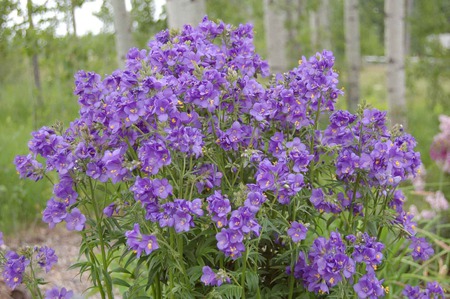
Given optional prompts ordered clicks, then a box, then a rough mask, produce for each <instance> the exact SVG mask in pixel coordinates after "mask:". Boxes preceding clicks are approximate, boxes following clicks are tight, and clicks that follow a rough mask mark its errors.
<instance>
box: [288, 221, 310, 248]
mask: <svg viewBox="0 0 450 299" xmlns="http://www.w3.org/2000/svg"><path fill="white" fill-rule="evenodd" d="M307 232H308V229H307V228H306V226H304V225H303V224H301V223H299V222H297V221H293V222H292V223H291V227H290V228H289V229H288V231H287V233H288V235H289V237H291V239H292V241H294V242H295V243H298V242H300V241H301V240H304V239H305V238H306V233H307Z"/></svg>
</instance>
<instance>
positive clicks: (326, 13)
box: [317, 0, 331, 50]
mask: <svg viewBox="0 0 450 299" xmlns="http://www.w3.org/2000/svg"><path fill="white" fill-rule="evenodd" d="M317 15H318V23H319V24H318V25H319V36H320V47H321V48H323V49H327V50H331V32H330V31H331V28H330V0H321V1H320V6H319V11H318V14H317Z"/></svg>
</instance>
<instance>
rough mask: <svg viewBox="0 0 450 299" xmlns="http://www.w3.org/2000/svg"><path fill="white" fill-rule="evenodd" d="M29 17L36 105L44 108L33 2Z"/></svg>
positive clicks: (29, 0) (29, 8) (29, 38)
mask: <svg viewBox="0 0 450 299" xmlns="http://www.w3.org/2000/svg"><path fill="white" fill-rule="evenodd" d="M27 16H28V32H27V35H28V42H29V43H31V61H32V65H33V78H34V86H35V87H36V105H37V107H42V106H44V101H43V100H42V85H41V72H40V69H39V57H38V46H37V40H36V33H35V29H34V23H33V2H32V1H31V0H28V1H27ZM35 113H36V111H35ZM35 120H36V115H35Z"/></svg>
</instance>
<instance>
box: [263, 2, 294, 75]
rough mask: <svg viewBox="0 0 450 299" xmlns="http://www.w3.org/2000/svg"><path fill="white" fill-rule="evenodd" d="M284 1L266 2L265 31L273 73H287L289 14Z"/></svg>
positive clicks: (268, 56)
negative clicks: (287, 27) (287, 23)
mask: <svg viewBox="0 0 450 299" xmlns="http://www.w3.org/2000/svg"><path fill="white" fill-rule="evenodd" d="M282 4H285V2H284V1H275V0H264V30H265V32H266V45H267V58H268V61H269V66H270V70H271V72H272V73H279V72H285V71H287V69H288V67H289V62H288V55H287V47H288V30H287V29H286V22H287V13H286V7H285V6H284V5H282Z"/></svg>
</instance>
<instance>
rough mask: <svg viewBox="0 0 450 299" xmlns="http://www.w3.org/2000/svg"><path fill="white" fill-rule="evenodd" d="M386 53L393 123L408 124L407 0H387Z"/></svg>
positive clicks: (385, 8) (388, 90)
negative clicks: (406, 71) (406, 68)
mask: <svg viewBox="0 0 450 299" xmlns="http://www.w3.org/2000/svg"><path fill="white" fill-rule="evenodd" d="M384 11H385V20H384V21H385V29H384V30H385V34H384V35H385V49H386V50H385V51H386V53H385V55H386V59H387V62H388V63H387V98H388V107H389V116H390V119H391V124H392V125H395V124H400V125H403V126H406V99H405V48H404V46H405V44H404V37H405V35H404V32H405V27H404V25H405V23H404V16H405V1H404V0H386V1H385V5H384Z"/></svg>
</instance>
